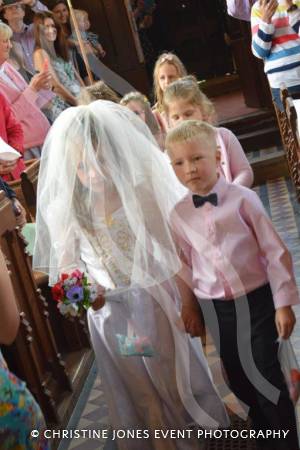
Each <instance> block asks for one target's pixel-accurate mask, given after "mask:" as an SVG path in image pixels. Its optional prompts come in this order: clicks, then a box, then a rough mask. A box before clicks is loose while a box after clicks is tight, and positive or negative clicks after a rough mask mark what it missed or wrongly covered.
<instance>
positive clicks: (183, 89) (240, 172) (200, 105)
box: [163, 76, 253, 187]
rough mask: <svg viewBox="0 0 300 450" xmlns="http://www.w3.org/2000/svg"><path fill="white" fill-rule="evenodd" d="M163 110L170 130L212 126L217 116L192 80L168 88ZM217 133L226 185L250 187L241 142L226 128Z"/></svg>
mask: <svg viewBox="0 0 300 450" xmlns="http://www.w3.org/2000/svg"><path fill="white" fill-rule="evenodd" d="M163 107H164V111H165V114H166V116H167V120H168V122H169V125H170V127H171V128H172V127H174V126H176V125H177V124H179V123H180V122H182V121H184V120H188V119H196V120H204V121H206V122H208V123H213V122H214V119H215V116H216V114H215V109H214V106H213V104H212V102H211V101H210V100H209V99H208V98H207V96H206V95H205V94H204V93H203V92H201V90H200V89H199V86H198V83H197V80H196V79H195V78H194V77H191V76H188V77H185V78H182V79H180V80H177V81H174V82H173V83H171V84H170V85H169V86H168V87H167V88H166V90H165V93H164V97H163ZM215 130H216V137H217V143H218V147H219V149H220V153H221V163H220V171H221V172H222V173H223V175H224V176H225V178H226V180H227V181H229V182H232V183H235V184H241V185H243V186H246V187H251V186H252V183H253V172H252V169H251V166H250V164H249V162H248V160H247V158H246V156H245V153H244V150H243V149H242V147H241V144H240V143H239V141H238V139H237V138H236V136H235V135H234V134H233V133H232V132H231V131H230V130H228V129H227V128H223V127H218V128H215Z"/></svg>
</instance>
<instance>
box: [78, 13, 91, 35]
mask: <svg viewBox="0 0 300 450" xmlns="http://www.w3.org/2000/svg"><path fill="white" fill-rule="evenodd" d="M76 19H77V23H78V28H79V30H80V31H87V30H88V29H89V28H90V22H89V17H88V15H87V14H79V15H78V16H77V17H76Z"/></svg>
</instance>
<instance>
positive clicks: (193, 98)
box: [163, 75, 216, 124]
mask: <svg viewBox="0 0 300 450" xmlns="http://www.w3.org/2000/svg"><path fill="white" fill-rule="evenodd" d="M181 99H184V100H185V101H186V103H190V104H191V105H196V106H198V107H199V108H200V109H201V112H202V115H203V120H204V121H205V122H208V123H210V124H213V123H215V122H216V110H215V107H214V104H213V103H212V101H211V100H210V99H209V98H208V97H207V96H206V95H205V94H204V92H202V91H201V89H200V88H199V85H198V82H197V79H196V78H195V77H194V76H192V75H188V76H186V77H183V78H180V79H179V80H176V81H173V83H171V84H169V86H168V87H167V89H166V90H165V93H164V98H163V110H164V112H165V113H166V114H167V115H168V112H169V105H170V103H171V102H173V101H176V100H181Z"/></svg>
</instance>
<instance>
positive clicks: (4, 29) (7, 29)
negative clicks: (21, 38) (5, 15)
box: [0, 21, 13, 39]
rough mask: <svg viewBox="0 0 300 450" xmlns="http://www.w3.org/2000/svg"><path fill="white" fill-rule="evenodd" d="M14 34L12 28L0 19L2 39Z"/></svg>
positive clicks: (0, 36) (0, 37)
mask: <svg viewBox="0 0 300 450" xmlns="http://www.w3.org/2000/svg"><path fill="white" fill-rule="evenodd" d="M12 35H13V32H12V29H11V28H10V27H9V26H8V25H7V24H6V23H4V22H1V21H0V39H10V38H11V37H12Z"/></svg>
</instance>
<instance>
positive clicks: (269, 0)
mask: <svg viewBox="0 0 300 450" xmlns="http://www.w3.org/2000/svg"><path fill="white" fill-rule="evenodd" d="M277 6H278V1H277V0H261V1H260V10H261V20H262V21H263V22H265V23H271V22H272V17H273V15H274V13H275V11H276V9H277Z"/></svg>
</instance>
